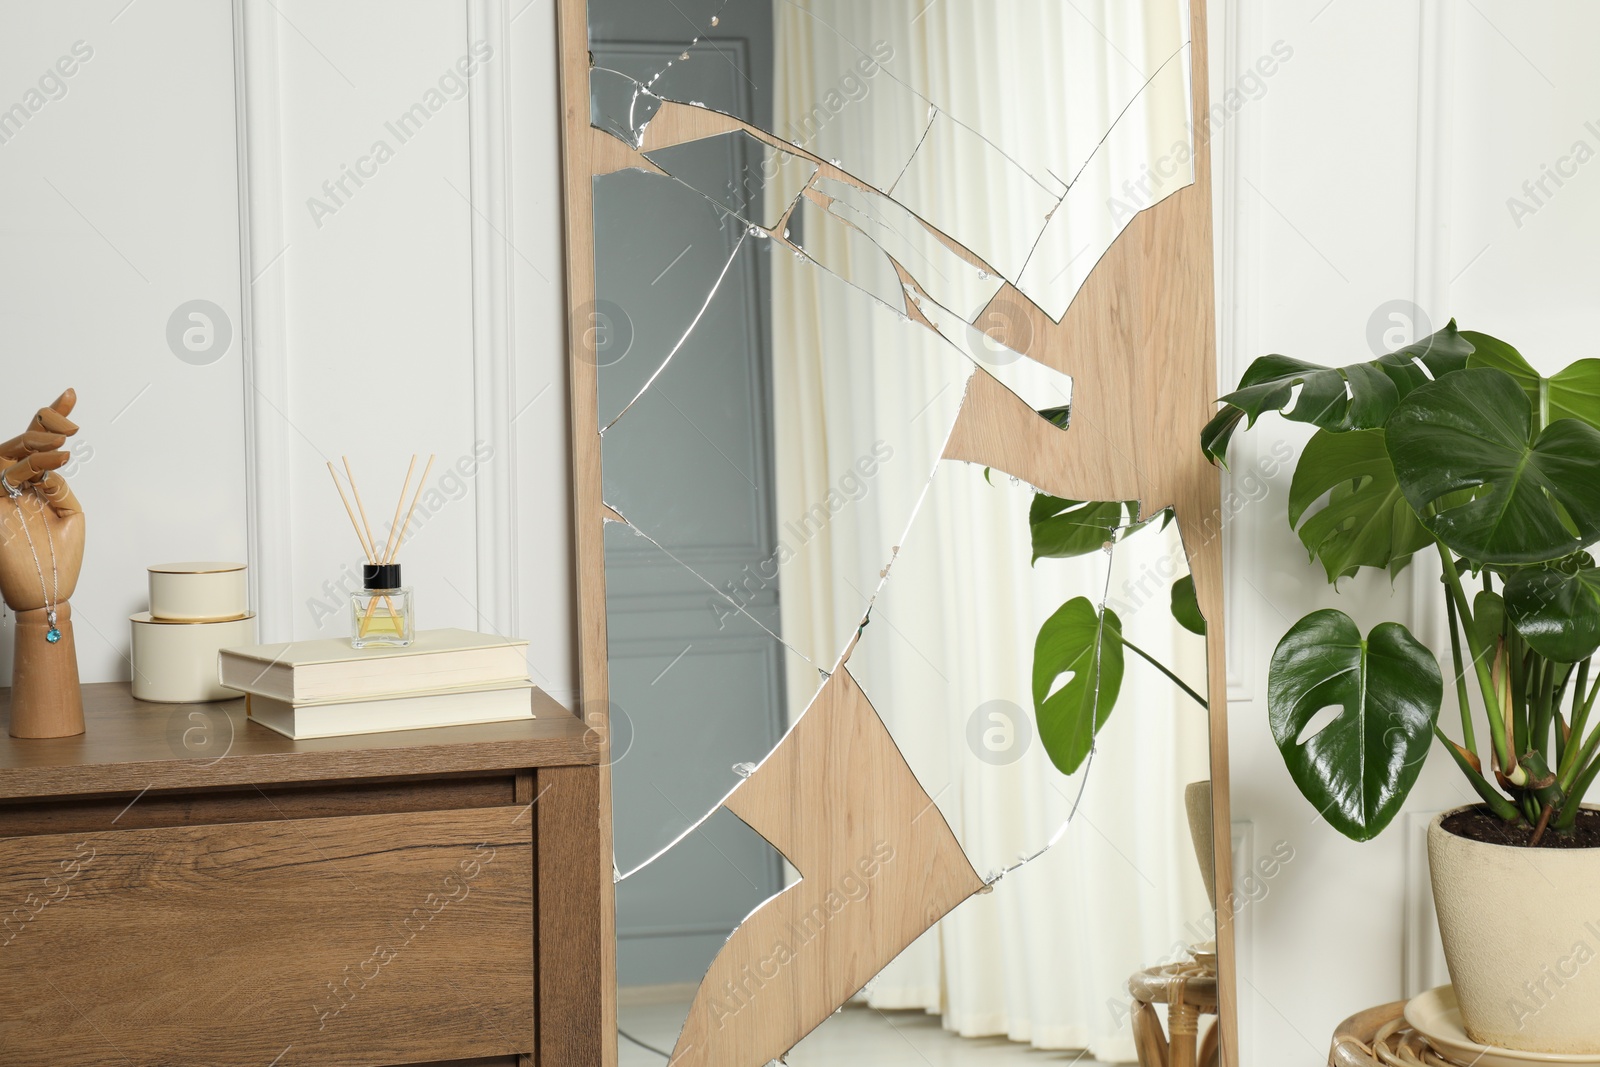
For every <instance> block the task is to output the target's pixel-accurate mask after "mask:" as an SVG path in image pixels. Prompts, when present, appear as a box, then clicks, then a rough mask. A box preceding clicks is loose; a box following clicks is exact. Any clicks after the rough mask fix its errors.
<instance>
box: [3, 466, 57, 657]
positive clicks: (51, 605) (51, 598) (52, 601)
mask: <svg viewBox="0 0 1600 1067" xmlns="http://www.w3.org/2000/svg"><path fill="white" fill-rule="evenodd" d="M33 495H34V497H36V498H37V499H38V501H39V521H41V522H43V523H44V536H45V542H46V543H47V544H48V545H49V546H50V582H51V585H52V588H50V589H46V588H45V585H44V564H43V563H41V562H39V550H38V548H36V547H35V546H34V543H33V534H32V533H31V532H29V530H28V517H27V516H26V515H24V514H23V512H22V494H21V493H20V492H18V493H13V494H12V496H11V505H12V507H14V508H16V509H17V521H18V522H19V523H21V524H22V536H23V537H26V538H27V539H28V551H29V552H31V553H33V569H34V570H35V571H37V572H38V574H39V595H40V596H42V597H44V608H45V618H46V619H48V620H49V622H50V631H49V633H48V634H46V635H45V640H47V641H49V642H50V643H51V644H52V645H53V644H55V643H56V642H57V641H59V640H61V631H60V630H59V629H58V628H57V627H56V608H57V607H58V606H59V605H60V603H61V572H60V571H59V570H58V569H57V567H56V539H55V537H54V536H53V535H52V534H51V533H50V520H49V518H48V517H46V515H45V513H44V512H45V509H46V508H48V507H49V506H50V505H49V503H48V502H47V501H46V500H45V498H44V494H43V493H41V492H40V491H39V487H38V486H37V485H35V486H34V487H33Z"/></svg>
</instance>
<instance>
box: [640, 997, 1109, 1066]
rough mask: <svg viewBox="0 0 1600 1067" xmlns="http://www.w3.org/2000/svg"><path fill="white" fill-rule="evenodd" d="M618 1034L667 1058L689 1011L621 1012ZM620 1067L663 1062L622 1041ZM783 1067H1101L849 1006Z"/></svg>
mask: <svg viewBox="0 0 1600 1067" xmlns="http://www.w3.org/2000/svg"><path fill="white" fill-rule="evenodd" d="M619 1014H620V1022H621V1026H622V1029H624V1030H626V1031H628V1033H630V1034H632V1035H633V1036H634V1037H636V1038H638V1039H639V1040H641V1041H644V1042H646V1043H648V1044H651V1045H654V1046H655V1047H656V1048H659V1049H663V1050H666V1051H671V1049H672V1043H673V1041H674V1040H676V1039H677V1036H678V1028H679V1027H680V1026H681V1025H683V1018H684V1016H685V1015H686V1014H688V1005H687V1004H681V1003H671V1004H626V1003H624V1004H623V1005H622V1007H621V1008H620V1009H619ZM619 1044H620V1046H621V1053H622V1055H621V1057H620V1062H619V1067H665V1064H666V1060H665V1059H664V1058H663V1057H661V1056H658V1055H656V1054H655V1053H653V1052H647V1051H646V1050H644V1049H642V1048H640V1047H639V1046H638V1045H635V1044H633V1043H631V1042H629V1041H627V1040H623V1041H620V1042H619ZM788 1063H789V1067H1067V1065H1069V1064H1071V1065H1074V1067H1099V1064H1098V1063H1097V1061H1095V1060H1091V1059H1089V1058H1088V1057H1087V1056H1084V1055H1083V1054H1082V1053H1077V1052H1038V1051H1035V1050H1033V1049H1030V1048H1029V1047H1028V1046H1026V1045H1019V1044H1016V1043H1014V1042H1011V1041H1007V1040H1005V1039H1004V1038H998V1037H989V1038H980V1039H976V1040H974V1039H971V1038H963V1037H957V1036H956V1035H954V1034H952V1033H949V1032H948V1031H946V1030H945V1029H944V1028H943V1027H941V1026H940V1025H939V1019H938V1017H937V1016H933V1015H928V1014H926V1013H924V1012H920V1011H891V1012H882V1011H876V1010H874V1009H872V1008H865V1007H860V1006H854V1005H853V1006H851V1007H849V1008H846V1009H845V1010H844V1011H842V1012H840V1013H839V1014H837V1015H835V1016H834V1017H833V1018H832V1019H829V1020H828V1021H827V1022H826V1023H824V1024H823V1025H822V1026H820V1027H818V1028H817V1029H816V1030H815V1031H814V1032H813V1033H812V1034H811V1036H810V1037H807V1038H806V1039H805V1040H804V1041H802V1042H801V1043H800V1044H799V1045H798V1046H796V1047H795V1050H794V1051H793V1052H792V1053H790V1054H789V1059H788Z"/></svg>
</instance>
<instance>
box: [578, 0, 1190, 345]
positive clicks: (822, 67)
mask: <svg viewBox="0 0 1600 1067" xmlns="http://www.w3.org/2000/svg"><path fill="white" fill-rule="evenodd" d="M680 8H681V5H664V6H663V5H643V4H640V3H639V0H595V2H594V3H591V4H590V34H591V44H592V46H593V48H594V55H595V63H596V64H597V65H598V66H603V67H606V68H609V69H617V70H625V71H627V72H628V74H629V76H630V77H632V78H633V79H634V80H635V82H636V85H637V93H638V95H640V96H644V97H648V98H649V99H648V102H647V104H648V106H647V105H646V104H641V103H639V102H636V101H633V100H628V101H619V102H617V103H615V104H613V105H612V107H611V112H612V113H613V114H620V115H622V116H624V118H623V120H622V121H623V122H631V126H630V127H629V129H628V130H627V131H626V132H625V134H624V135H623V136H625V138H629V139H632V140H633V141H634V142H635V143H644V142H645V139H646V130H647V128H648V126H649V122H650V119H651V117H652V116H653V115H654V114H655V108H656V106H659V105H660V104H661V102H663V101H670V102H673V103H674V104H676V105H691V106H700V107H704V108H710V109H714V110H716V111H718V112H720V113H722V114H725V115H728V116H731V117H733V118H735V119H738V120H740V121H742V122H744V123H748V124H750V125H752V126H754V127H756V128H759V129H761V130H764V131H768V132H769V133H771V134H772V135H774V136H775V138H777V139H779V140H780V141H782V142H785V143H787V144H790V145H792V146H793V147H795V148H797V149H800V150H801V151H804V152H806V153H809V154H810V155H811V156H813V157H814V158H816V159H819V160H822V161H826V162H829V163H833V164H836V165H837V166H839V167H840V168H842V169H843V170H844V171H845V172H847V173H849V174H850V175H851V176H853V177H854V178H857V179H859V180H860V181H861V182H862V183H863V184H864V185H866V186H868V187H870V188H872V189H875V190H878V191H880V192H883V193H885V194H888V195H889V196H891V197H892V198H893V199H895V200H896V201H898V202H899V203H900V204H902V205H904V206H905V207H907V208H909V209H910V210H912V211H913V212H915V213H917V214H918V215H919V216H920V217H921V218H922V219H924V220H925V221H927V222H928V223H930V224H931V225H933V226H935V227H936V228H938V229H939V230H941V231H942V232H944V233H945V234H947V235H948V236H950V237H951V238H952V239H954V240H956V241H957V242H959V243H961V244H962V245H963V246H965V247H966V248H968V249H970V250H971V251H972V252H974V253H975V254H976V255H977V256H979V257H980V258H982V259H983V260H984V262H985V263H987V264H988V265H989V267H990V268H991V272H992V273H997V274H999V275H1001V276H1003V277H1005V278H1008V279H1010V280H1012V281H1013V282H1016V283H1018V284H1019V285H1021V282H1022V278H1023V277H1024V275H1027V277H1028V279H1029V282H1028V284H1027V285H1026V286H1024V289H1025V290H1026V291H1028V292H1030V294H1032V295H1036V297H1037V299H1040V300H1041V301H1046V302H1047V305H1048V306H1046V310H1047V311H1048V312H1049V313H1050V315H1051V317H1052V318H1053V319H1056V320H1059V319H1060V317H1061V315H1062V314H1063V313H1064V312H1065V309H1066V303H1067V302H1069V301H1070V297H1071V294H1072V293H1075V292H1076V287H1077V286H1076V284H1074V282H1073V279H1074V278H1076V275H1075V274H1074V273H1073V271H1072V270H1071V269H1070V265H1071V264H1072V263H1074V262H1077V261H1081V260H1084V259H1087V260H1088V265H1089V266H1092V265H1093V263H1094V262H1095V261H1097V260H1098V259H1099V257H1100V255H1101V254H1103V253H1104V251H1105V250H1106V248H1108V247H1109V245H1110V241H1111V240H1112V239H1114V237H1115V234H1116V233H1117V232H1120V229H1121V226H1122V225H1125V220H1124V219H1123V218H1122V216H1123V215H1124V213H1125V212H1127V213H1136V212H1137V211H1139V210H1142V209H1144V208H1148V207H1150V206H1152V205H1153V204H1154V203H1156V202H1158V201H1159V200H1160V199H1161V198H1162V197H1164V196H1165V195H1167V194H1168V193H1170V192H1171V191H1173V190H1175V189H1177V188H1180V187H1182V186H1183V185H1185V184H1188V183H1189V182H1190V181H1191V180H1192V170H1191V168H1190V167H1189V158H1190V157H1191V156H1192V154H1193V139H1192V135H1191V132H1190V107H1189V74H1190V72H1189V63H1188V57H1187V45H1188V39H1189V38H1188V27H1189V10H1188V5H1187V3H1184V2H1174V0H1138V2H1134V3H1127V4H1116V5H1112V4H1094V5H1088V6H1082V7H1080V6H1079V5H1072V4H1068V5H1061V4H1056V3H1051V2H1049V0H1022V2H1017V3H1008V4H1006V5H1002V6H1000V7H995V6H993V5H988V4H984V3H982V2H981V0H941V2H940V4H939V6H938V9H937V10H935V9H934V8H933V7H932V6H931V5H928V4H926V3H919V2H917V0H895V2H890V3H872V4H861V3H858V2H856V0H729V2H728V3H726V4H721V5H716V4H713V3H708V4H705V5H703V6H699V7H697V8H696V9H695V10H681V9H680ZM643 34H651V35H655V36H657V37H659V39H660V42H661V43H660V45H659V47H658V49H657V52H656V54H655V55H654V57H653V62H652V61H650V60H643V59H640V58H639V52H640V50H641V47H642V46H640V45H638V44H637V41H638V40H639V38H640V37H641V35H643ZM613 42H616V43H615V44H613ZM621 42H632V43H630V44H629V45H628V49H631V52H629V54H627V55H626V56H622V57H614V56H613V53H614V51H615V50H616V49H618V48H622V44H621ZM624 51H627V49H624ZM962 54H966V55H973V56H994V57H1004V58H1003V59H1000V60H997V61H994V62H990V63H986V64H982V65H974V64H970V63H969V64H964V63H962V62H959V61H958V60H957V59H956V57H957V56H959V55H962ZM619 91H620V87H619ZM624 104H625V105H626V106H624ZM629 116H631V118H630V117H629ZM607 128H611V127H610V126H609V125H608V126H607ZM1102 157H1107V158H1102ZM1085 179H1087V180H1086V181H1085ZM1080 182H1083V183H1084V184H1083V185H1082V186H1081V187H1080ZM1113 200H1115V201H1116V203H1112V201H1113ZM1078 201H1084V202H1086V204H1078V203H1077V202H1078ZM1069 205H1073V206H1075V207H1076V211H1073V212H1069V214H1070V215H1073V216H1074V218H1075V221H1074V222H1073V223H1072V226H1071V229H1072V233H1071V234H1069V235H1068V236H1070V237H1071V238H1072V240H1070V241H1069V242H1068V244H1069V245H1070V246H1071V251H1068V252H1064V253H1063V252H1061V251H1060V250H1059V249H1051V250H1050V251H1054V252H1055V253H1056V255H1055V256H1054V258H1051V259H1048V260H1046V261H1042V262H1038V263H1035V262H1034V256H1035V254H1036V252H1037V251H1038V250H1039V246H1040V245H1041V243H1042V240H1041V239H1042V236H1043V231H1044V230H1045V228H1046V227H1047V226H1048V225H1052V224H1054V225H1055V226H1056V228H1057V230H1058V231H1060V230H1061V229H1062V228H1063V227H1065V226H1066V225H1067V224H1066V223H1065V222H1064V221H1062V220H1061V216H1062V214H1063V212H1062V209H1063V208H1064V207H1067V206H1069ZM1090 205H1092V206H1090ZM1088 212H1096V213H1098V214H1099V215H1103V216H1107V218H1105V219H1101V218H1092V219H1091V218H1088V217H1087V215H1086V213H1088ZM1107 229H1109V231H1110V236H1109V237H1101V238H1099V239H1096V240H1091V239H1090V238H1091V235H1092V234H1094V233H1095V232H1096V230H1099V231H1105V230H1107ZM1080 231H1081V232H1080ZM1059 236H1060V234H1059V233H1058V237H1059ZM1063 278H1064V279H1066V281H1063V280H1062V279H1063ZM1080 281H1081V280H1080ZM1042 306H1044V305H1042ZM958 310H961V311H962V312H963V313H965V309H964V308H962V309H958Z"/></svg>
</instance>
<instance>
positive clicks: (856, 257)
mask: <svg viewBox="0 0 1600 1067" xmlns="http://www.w3.org/2000/svg"><path fill="white" fill-rule="evenodd" d="M784 237H785V238H787V239H788V241H789V243H790V244H792V245H794V246H795V247H796V248H798V249H800V250H801V251H802V252H804V253H805V254H806V256H807V257H808V258H810V259H811V260H813V261H814V262H815V263H816V264H817V265H818V266H820V267H822V269H824V270H826V271H827V272H828V273H830V274H833V275H836V276H838V277H840V278H843V279H844V280H845V281H847V282H849V283H850V284H851V285H854V286H855V287H856V288H858V289H861V290H863V291H864V292H865V293H867V295H869V296H871V297H872V298H873V299H874V300H877V301H878V302H879V303H881V304H883V305H884V306H885V307H887V308H889V309H890V310H892V311H895V312H897V313H898V314H901V315H904V314H905V313H906V293H905V286H904V284H903V283H902V282H901V281H900V275H899V274H898V273H897V272H896V271H895V269H894V264H893V263H891V262H890V261H889V257H888V256H887V255H885V254H884V251H883V249H882V248H881V247H879V246H878V245H877V244H875V243H874V242H873V241H871V240H870V239H869V238H868V237H867V235H866V234H864V233H862V232H861V231H860V230H858V229H856V228H855V227H853V226H851V225H850V224H849V223H847V222H845V221H843V220H842V219H840V218H838V217H837V216H835V215H833V214H832V213H831V212H830V211H828V210H827V209H825V208H823V207H822V206H821V205H820V204H818V203H816V202H815V201H814V200H811V199H808V198H801V200H800V202H799V203H797V204H796V205H795V208H794V212H793V213H792V214H790V216H789V224H788V226H787V227H786V229H785V232H784Z"/></svg>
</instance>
